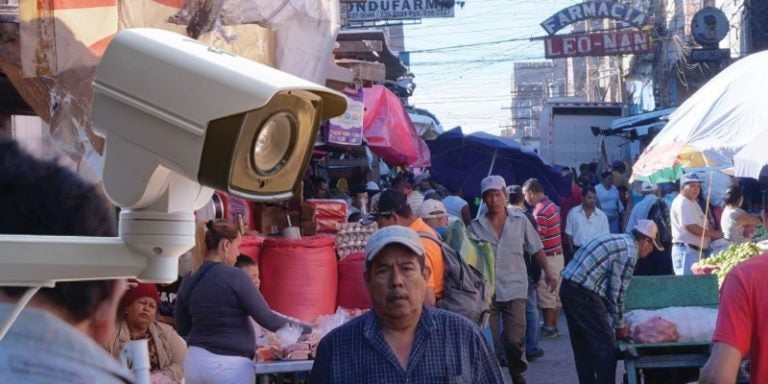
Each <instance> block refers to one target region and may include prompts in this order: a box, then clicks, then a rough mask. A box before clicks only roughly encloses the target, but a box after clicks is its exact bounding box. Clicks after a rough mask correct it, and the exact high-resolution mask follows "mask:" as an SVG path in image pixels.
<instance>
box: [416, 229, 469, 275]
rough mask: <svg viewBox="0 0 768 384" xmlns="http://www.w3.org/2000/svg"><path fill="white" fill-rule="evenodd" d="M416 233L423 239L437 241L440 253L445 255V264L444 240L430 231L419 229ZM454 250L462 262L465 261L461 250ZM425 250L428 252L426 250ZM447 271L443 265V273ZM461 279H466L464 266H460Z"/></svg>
mask: <svg viewBox="0 0 768 384" xmlns="http://www.w3.org/2000/svg"><path fill="white" fill-rule="evenodd" d="M416 233H418V234H419V237H421V238H422V239H429V240H432V241H434V242H435V243H437V245H438V246H439V247H440V254H441V255H443V264H445V251H443V248H444V247H446V245H445V244H444V243H443V242H442V240H440V239H439V238H438V237H435V235H433V234H431V233H429V232H425V231H417V232H416ZM438 236H439V235H438ZM453 251H454V252H456V256H457V257H458V259H459V260H458V261H459V262H460V263H462V262H464V260H463V259H462V258H461V255H460V254H459V252H458V251H456V250H453ZM424 252H425V253H426V250H425V251H424ZM424 256H425V257H426V255H424ZM446 272H447V269H446V268H445V267H443V274H445V273H446ZM459 281H461V282H463V281H464V269H462V268H459Z"/></svg>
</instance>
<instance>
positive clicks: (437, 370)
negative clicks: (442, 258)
mask: <svg viewBox="0 0 768 384" xmlns="http://www.w3.org/2000/svg"><path fill="white" fill-rule="evenodd" d="M430 273H431V271H430V270H429V268H427V267H426V264H425V256H424V246H423V245H422V241H421V238H420V237H419V235H418V234H417V233H416V232H415V231H413V230H412V229H410V228H407V227H403V226H400V225H391V226H388V227H386V228H382V229H379V230H378V231H376V232H374V233H373V235H371V237H370V238H369V239H368V243H367V244H366V246H365V272H364V277H365V282H366V284H367V288H368V293H369V294H370V296H371V302H372V304H373V309H372V310H371V311H369V312H367V313H365V314H363V315H361V316H359V317H357V318H355V319H354V320H352V321H350V322H348V323H346V324H344V325H342V326H340V327H338V328H336V329H335V330H333V331H332V332H331V333H329V334H328V335H326V336H325V337H324V338H323V340H322V341H321V342H320V345H319V346H318V348H317V356H316V357H315V362H314V365H313V367H312V373H311V374H310V378H309V382H310V383H312V384H315V383H395V382H398V383H402V382H408V383H411V382H412V383H417V382H423V380H425V378H428V377H429V378H435V380H439V382H443V383H452V382H467V383H503V382H504V381H503V379H502V376H501V371H500V370H499V366H498V365H497V364H496V362H495V361H494V358H493V355H492V354H491V352H490V351H489V350H488V347H487V346H486V344H485V341H484V339H483V337H482V335H481V334H480V330H479V328H478V327H477V326H476V325H475V324H474V323H472V322H471V321H470V320H468V319H466V318H464V317H462V316H460V315H457V314H454V313H451V312H448V311H444V310H442V309H437V308H432V307H428V306H425V305H424V295H425V292H426V288H427V279H428V278H429V275H430Z"/></svg>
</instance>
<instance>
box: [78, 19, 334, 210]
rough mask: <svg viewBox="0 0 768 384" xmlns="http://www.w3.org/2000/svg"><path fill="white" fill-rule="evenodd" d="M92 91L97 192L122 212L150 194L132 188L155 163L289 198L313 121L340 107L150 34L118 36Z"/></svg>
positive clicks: (327, 97) (243, 192)
mask: <svg viewBox="0 0 768 384" xmlns="http://www.w3.org/2000/svg"><path fill="white" fill-rule="evenodd" d="M93 89H94V97H93V122H94V126H95V130H96V132H98V133H100V134H102V135H104V137H105V138H106V149H105V164H104V185H105V190H106V191H107V194H108V196H109V197H110V199H112V201H113V202H114V203H116V204H117V205H120V206H123V207H131V208H140V207H146V206H148V205H149V204H151V202H152V201H154V200H156V199H157V198H158V196H159V195H158V194H159V192H160V189H162V188H154V189H153V188H149V189H145V188H143V185H137V184H142V183H141V182H138V183H137V181H142V180H152V179H155V178H163V177H165V176H164V175H161V174H158V172H159V169H158V167H157V166H158V165H160V166H162V167H163V168H167V169H168V170H170V171H172V172H176V173H179V174H181V175H183V176H185V177H187V178H189V179H191V180H194V181H196V182H198V183H200V184H202V185H204V186H207V187H211V188H215V189H219V190H223V191H226V192H227V193H230V194H232V195H234V196H238V197H242V198H245V199H250V200H256V201H272V200H282V199H286V198H289V197H291V196H292V194H293V191H294V190H295V189H296V188H297V186H298V183H299V182H300V181H301V179H302V177H303V175H304V172H305V170H306V166H307V163H308V159H309V157H310V156H311V153H312V148H313V146H314V142H315V139H316V136H317V132H318V130H319V125H320V122H321V121H322V120H324V119H328V118H331V117H333V116H337V115H340V114H342V113H344V111H345V109H346V98H345V97H344V96H343V95H342V94H340V93H338V92H335V91H333V90H330V89H328V88H326V87H323V86H320V85H317V84H314V83H312V82H309V81H306V80H303V79H301V78H298V77H295V76H292V75H290V74H287V73H285V72H281V71H279V70H276V69H274V68H271V67H268V66H266V65H263V64H259V63H256V62H254V61H251V60H248V59H245V58H243V57H239V56H236V55H232V54H230V53H227V52H224V51H222V50H220V49H217V48H214V47H212V46H209V45H207V44H204V43H201V42H199V41H197V40H193V39H190V38H188V37H185V36H182V35H178V34H176V33H173V32H168V31H163V30H156V29H128V30H124V31H121V32H120V33H118V34H117V35H116V36H115V37H114V38H113V40H112V42H111V43H110V45H109V47H108V48H107V50H106V52H105V53H104V56H103V57H102V60H101V64H100V65H99V67H98V69H97V71H96V75H95V80H94V82H93ZM160 173H163V172H162V171H160ZM148 184H153V183H152V182H148Z"/></svg>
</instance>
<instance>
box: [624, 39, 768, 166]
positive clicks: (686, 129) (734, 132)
mask: <svg viewBox="0 0 768 384" xmlns="http://www.w3.org/2000/svg"><path fill="white" fill-rule="evenodd" d="M766 68H768V51H763V52H758V53H754V54H752V55H749V56H747V57H745V58H743V59H741V60H739V61H737V62H735V63H733V64H731V65H730V66H729V67H728V68H726V69H724V70H723V71H722V72H720V73H719V74H718V75H717V76H715V77H714V78H712V79H711V80H709V81H708V82H707V83H706V84H704V86H703V87H701V89H699V90H698V91H696V93H694V94H693V95H692V96H691V97H690V98H688V100H686V101H685V102H684V103H683V104H682V105H680V106H679V107H678V108H677V109H676V110H675V112H673V113H672V114H671V115H670V117H669V122H668V123H667V125H666V126H665V127H664V129H662V130H661V132H659V134H658V135H656V138H654V140H653V141H652V142H651V144H650V145H649V146H648V148H646V150H645V151H644V152H643V155H646V154H648V153H651V152H652V151H654V149H655V148H659V147H661V146H664V145H667V146H669V145H672V143H684V144H685V146H686V147H690V148H694V149H696V150H698V151H699V152H700V153H701V155H703V156H704V158H706V159H707V162H708V164H707V165H709V166H717V167H723V166H729V165H732V164H733V157H734V155H736V153H738V152H739V151H740V150H741V149H742V148H744V147H745V146H747V145H749V144H751V143H758V142H760V143H762V144H761V145H762V146H763V147H765V145H764V144H766V142H765V141H760V140H764V139H765V138H766V136H763V135H762V134H763V133H764V132H765V131H767V130H768V124H766V122H768V108H766V106H765V101H764V100H763V99H762V98H761V97H759V96H757V95H761V94H762V93H763V92H764V91H765V89H768V70H766ZM643 155H641V159H640V160H642V156H643ZM638 163H640V161H638ZM737 175H738V168H737Z"/></svg>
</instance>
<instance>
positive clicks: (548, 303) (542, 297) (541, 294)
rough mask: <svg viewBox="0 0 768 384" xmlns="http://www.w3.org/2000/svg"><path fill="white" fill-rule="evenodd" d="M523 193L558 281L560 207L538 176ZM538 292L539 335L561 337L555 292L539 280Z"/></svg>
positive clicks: (561, 248)
mask: <svg viewBox="0 0 768 384" xmlns="http://www.w3.org/2000/svg"><path fill="white" fill-rule="evenodd" d="M523 194H524V195H525V202H526V203H528V205H530V206H531V207H533V216H534V217H535V218H536V224H538V230H539V235H540V236H541V242H542V243H543V244H544V254H545V255H547V263H548V264H549V270H550V271H552V273H554V274H555V276H557V277H558V280H560V272H561V271H562V270H563V264H564V263H565V261H564V259H563V242H562V238H561V229H560V207H558V206H557V205H556V204H555V203H553V202H552V200H550V199H549V198H548V197H547V195H545V194H544V186H542V185H541V182H539V180H537V179H528V180H527V181H526V182H525V183H524V184H523ZM558 289H559V287H558ZM537 294H538V304H539V308H541V312H542V314H543V318H544V326H543V327H542V329H541V337H542V338H543V339H554V338H557V337H559V336H560V332H559V331H558V330H557V319H558V316H559V314H560V306H561V304H560V296H559V295H558V291H557V290H556V291H554V292H551V291H550V290H549V289H548V288H547V285H546V284H545V283H544V281H543V280H539V284H538V287H537Z"/></svg>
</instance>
